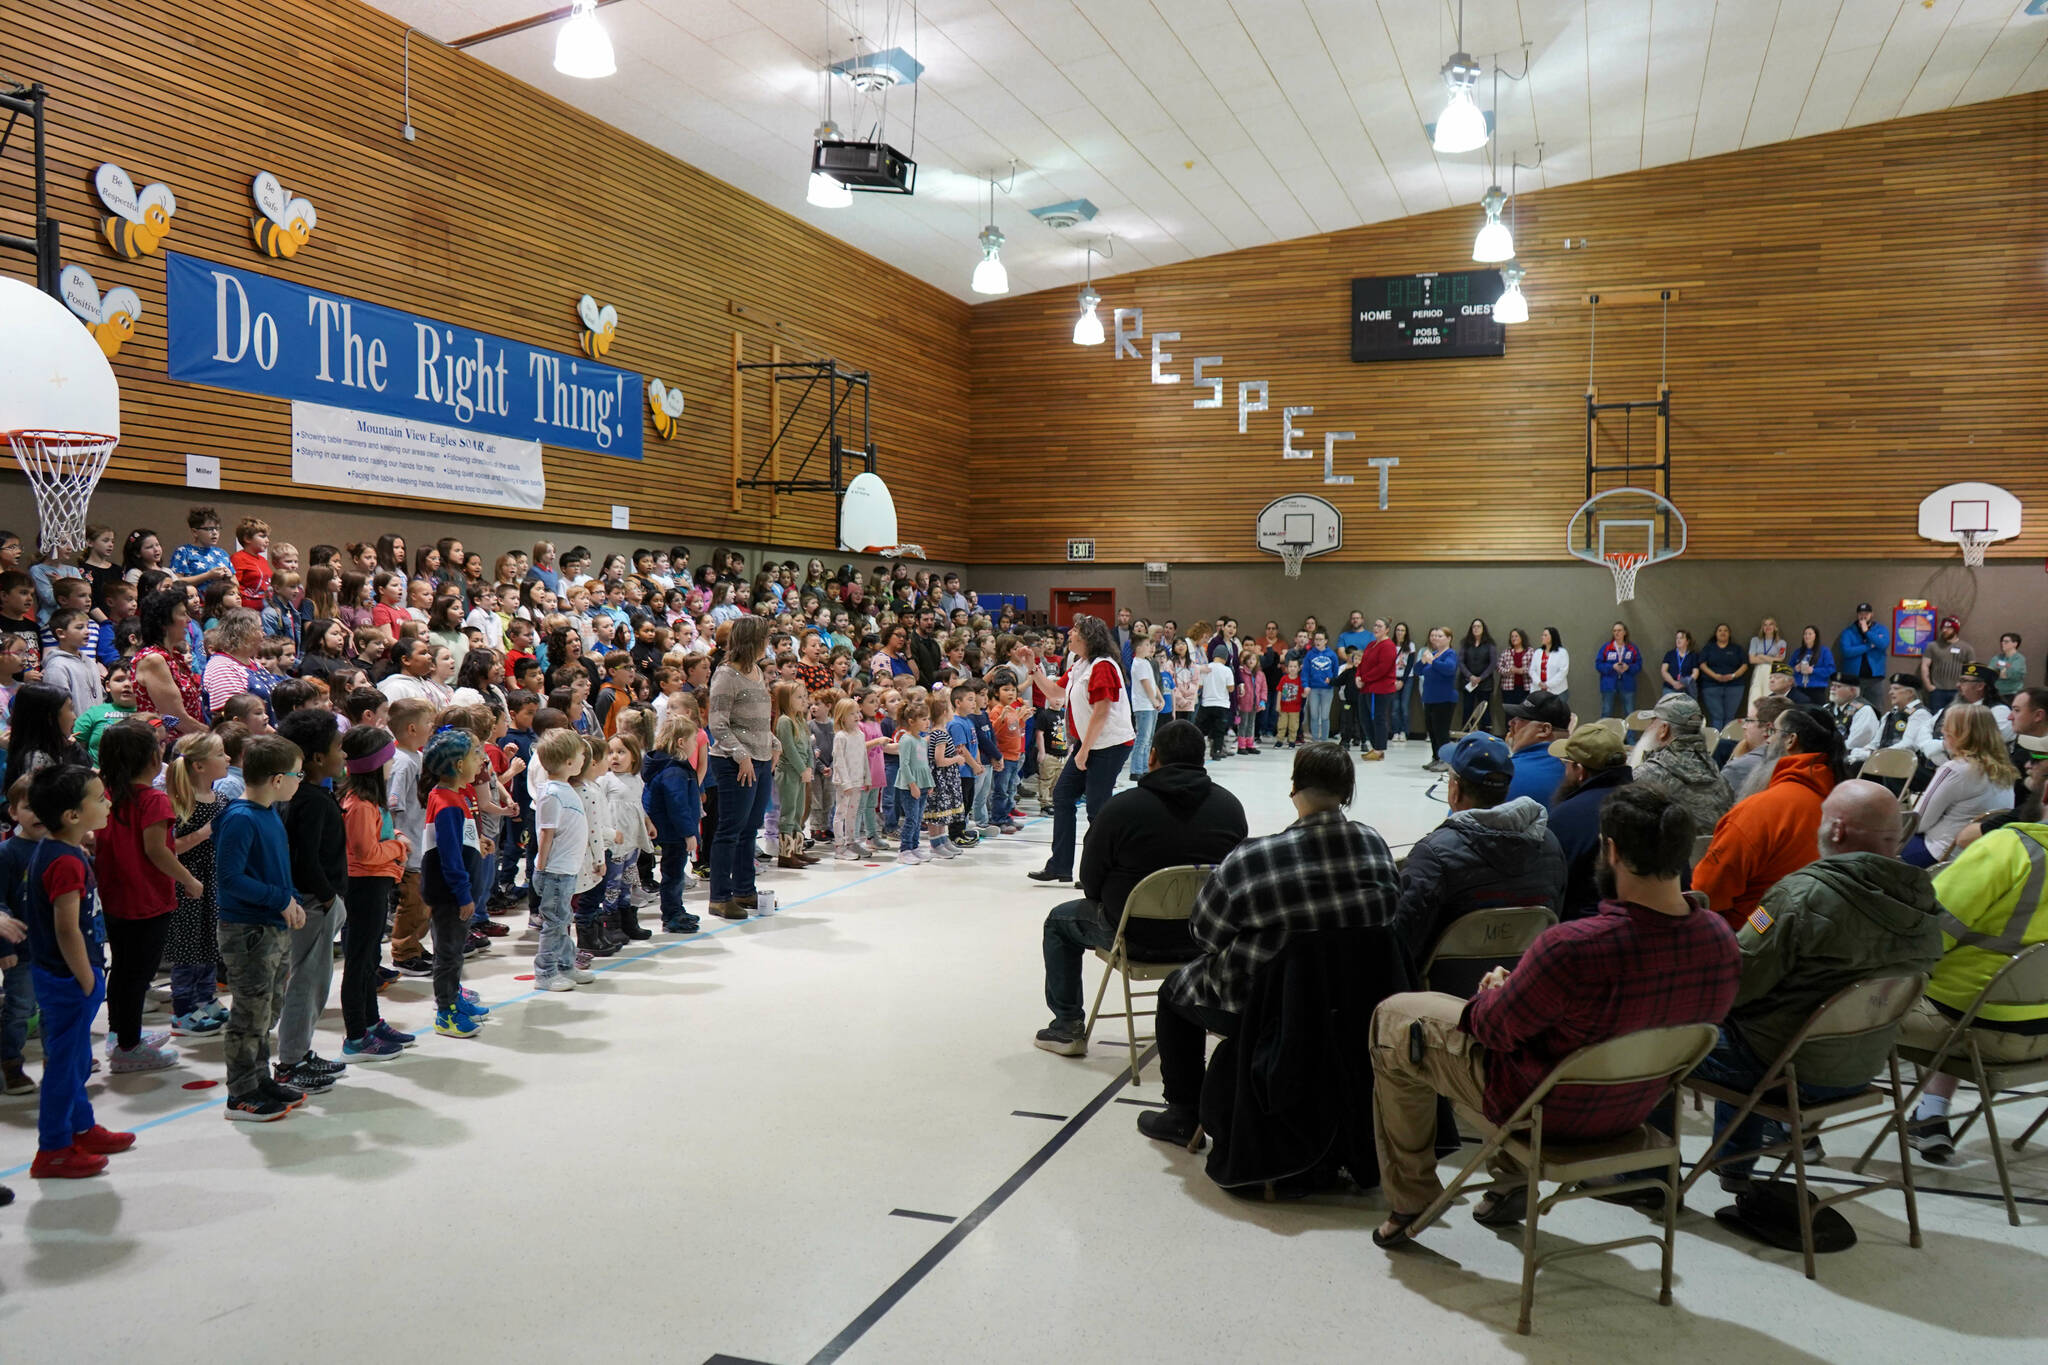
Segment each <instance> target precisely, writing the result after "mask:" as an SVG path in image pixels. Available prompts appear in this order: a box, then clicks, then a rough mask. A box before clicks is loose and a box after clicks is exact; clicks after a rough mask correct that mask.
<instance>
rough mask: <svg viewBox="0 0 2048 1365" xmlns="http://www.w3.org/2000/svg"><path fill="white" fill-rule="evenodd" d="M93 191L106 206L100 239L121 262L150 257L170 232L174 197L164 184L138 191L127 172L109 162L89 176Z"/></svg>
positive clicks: (173, 211) (176, 202)
mask: <svg viewBox="0 0 2048 1365" xmlns="http://www.w3.org/2000/svg"><path fill="white" fill-rule="evenodd" d="M92 185H93V189H94V190H96V191H97V192H98V193H99V196H100V202H101V203H102V204H105V205H106V206H107V210H108V214H109V216H108V217H105V218H102V219H100V236H101V237H102V238H104V239H105V240H106V243H107V249H108V250H110V251H112V252H113V253H114V254H115V255H116V256H119V257H121V258H122V259H124V260H130V261H132V260H135V259H137V258H138V257H142V256H154V255H155V254H156V252H157V248H158V247H160V246H162V245H163V240H164V238H165V236H167V235H168V234H169V233H170V230H171V218H172V217H173V216H174V215H175V214H176V213H177V212H178V201H177V198H176V197H175V196H174V195H172V193H171V191H170V187H169V186H167V185H147V186H144V187H143V189H142V190H140V191H139V192H138V191H137V190H136V188H135V182H134V181H133V180H130V179H129V178H128V172H126V171H124V170H122V169H121V168H120V167H119V166H116V165H115V164H114V163H113V162H111V161H109V162H106V163H104V164H103V165H101V166H100V168H99V169H98V170H96V171H94V172H93V173H92Z"/></svg>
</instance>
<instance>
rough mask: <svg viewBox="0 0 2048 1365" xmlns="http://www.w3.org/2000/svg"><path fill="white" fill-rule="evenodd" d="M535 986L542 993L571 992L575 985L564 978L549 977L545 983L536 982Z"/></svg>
mask: <svg viewBox="0 0 2048 1365" xmlns="http://www.w3.org/2000/svg"><path fill="white" fill-rule="evenodd" d="M534 985H535V986H537V987H539V988H540V989H541V990H544V991H573V990H575V989H576V983H575V982H573V981H571V980H570V979H569V978H568V977H566V976H551V977H549V978H548V979H547V980H545V981H536V982H535V983H534Z"/></svg>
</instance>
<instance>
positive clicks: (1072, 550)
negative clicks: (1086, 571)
mask: <svg viewBox="0 0 2048 1365" xmlns="http://www.w3.org/2000/svg"><path fill="white" fill-rule="evenodd" d="M1094 560H1095V542H1094V541H1092V540H1070V541H1068V542H1067V562H1068V563H1069V564H1090V563H1093V562H1094Z"/></svg>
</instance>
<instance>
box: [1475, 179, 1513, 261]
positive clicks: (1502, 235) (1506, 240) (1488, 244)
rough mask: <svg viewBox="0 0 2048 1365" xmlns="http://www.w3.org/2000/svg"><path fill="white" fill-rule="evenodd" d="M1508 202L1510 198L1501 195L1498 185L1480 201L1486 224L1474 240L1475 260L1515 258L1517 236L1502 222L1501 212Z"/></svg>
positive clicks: (1509, 259) (1490, 188)
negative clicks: (1484, 211)
mask: <svg viewBox="0 0 2048 1365" xmlns="http://www.w3.org/2000/svg"><path fill="white" fill-rule="evenodd" d="M1507 202H1508V197H1507V196H1506V195H1505V194H1502V193H1501V190H1500V186H1498V185H1494V186H1491V187H1489V188H1488V189H1487V191H1486V197H1485V198H1483V199H1481V200H1480V201H1479V207H1481V208H1483V209H1485V210H1486V222H1485V223H1484V224H1483V225H1481V227H1480V229H1479V235H1478V236H1477V237H1475V238H1473V239H1472V259H1473V260H1475V261H1489V262H1490V261H1511V260H1513V259H1514V258H1515V234H1514V233H1513V232H1511V231H1509V229H1508V225H1507V224H1506V223H1503V222H1502V221H1501V220H1500V211H1501V209H1502V208H1504V207H1505V206H1506V205H1507Z"/></svg>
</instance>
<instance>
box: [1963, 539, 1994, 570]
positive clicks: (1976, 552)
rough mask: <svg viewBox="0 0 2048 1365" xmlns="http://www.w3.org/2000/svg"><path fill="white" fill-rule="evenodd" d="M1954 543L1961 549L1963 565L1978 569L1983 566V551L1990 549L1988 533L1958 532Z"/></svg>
mask: <svg viewBox="0 0 2048 1365" xmlns="http://www.w3.org/2000/svg"><path fill="white" fill-rule="evenodd" d="M1956 543H1957V544H1958V545H1960V546H1962V547H1963V565H1964V567H1966V568H1971V569H1978V568H1982V567H1983V565H1984V551H1985V550H1987V549H1989V548H1990V547H1991V533H1990V532H1989V531H1958V532H1956Z"/></svg>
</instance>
